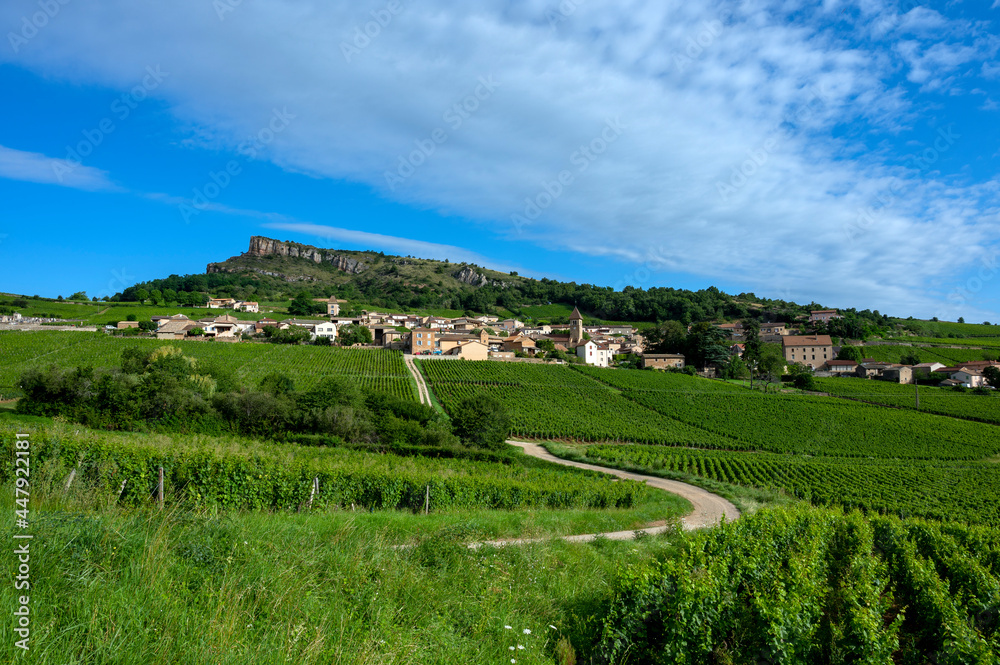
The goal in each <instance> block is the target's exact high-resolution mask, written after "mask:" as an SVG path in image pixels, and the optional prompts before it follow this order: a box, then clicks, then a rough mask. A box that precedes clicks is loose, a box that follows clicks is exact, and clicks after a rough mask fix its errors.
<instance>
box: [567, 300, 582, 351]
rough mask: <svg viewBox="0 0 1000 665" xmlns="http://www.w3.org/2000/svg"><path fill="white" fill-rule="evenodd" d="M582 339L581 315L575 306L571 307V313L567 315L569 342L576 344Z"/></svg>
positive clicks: (571, 344) (572, 344)
mask: <svg viewBox="0 0 1000 665" xmlns="http://www.w3.org/2000/svg"><path fill="white" fill-rule="evenodd" d="M582 341H583V316H581V315H580V310H579V308H577V307H574V308H573V313H572V314H570V315H569V343H570V346H576V345H577V344H579V343H580V342H582Z"/></svg>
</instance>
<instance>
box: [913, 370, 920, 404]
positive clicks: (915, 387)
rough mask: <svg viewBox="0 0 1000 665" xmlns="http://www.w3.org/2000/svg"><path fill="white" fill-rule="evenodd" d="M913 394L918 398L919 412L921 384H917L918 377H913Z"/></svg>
mask: <svg viewBox="0 0 1000 665" xmlns="http://www.w3.org/2000/svg"><path fill="white" fill-rule="evenodd" d="M913 393H914V394H915V395H916V397H917V411H919V410H920V384H919V383H917V377H913Z"/></svg>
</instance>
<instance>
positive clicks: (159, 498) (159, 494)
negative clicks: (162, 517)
mask: <svg viewBox="0 0 1000 665" xmlns="http://www.w3.org/2000/svg"><path fill="white" fill-rule="evenodd" d="M156 501H157V503H159V504H160V510H163V467H162V466H161V467H160V480H159V482H157V483H156Z"/></svg>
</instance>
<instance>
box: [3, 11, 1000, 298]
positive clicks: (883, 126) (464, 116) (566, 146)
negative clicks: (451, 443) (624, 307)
mask: <svg viewBox="0 0 1000 665" xmlns="http://www.w3.org/2000/svg"><path fill="white" fill-rule="evenodd" d="M385 6H386V5H385V3H384V2H381V1H378V0H372V1H369V2H360V3H350V4H348V3H336V4H332V5H331V4H327V3H319V2H312V1H309V0H301V1H299V2H297V3H294V4H289V3H278V2H263V1H262V2H258V3H241V4H238V5H237V6H235V7H234V10H233V11H232V12H229V13H227V14H225V15H224V17H223V18H224V20H220V19H219V17H218V16H217V14H216V11H215V9H213V4H212V3H208V2H204V1H203V0H179V1H178V2H173V3H168V4H149V3H132V2H125V0H108V1H107V2H103V3H100V4H90V3H74V4H71V5H67V6H66V8H65V9H64V11H63V14H62V15H60V16H59V17H58V18H59V19H60V20H58V21H55V20H54V21H52V22H51V24H50V25H49V26H48V27H47V28H46V30H45V31H43V32H40V33H39V35H38V36H37V37H36V38H35V39H34V40H33V42H32V43H31V44H30V45H28V46H25V47H24V48H23V49H21V51H20V53H19V55H18V56H17V58H18V60H17V61H18V62H19V63H21V64H24V65H26V66H28V67H31V68H33V69H35V70H38V71H41V72H44V73H46V74H56V75H60V76H65V77H69V78H71V79H72V80H74V81H90V82H99V83H102V84H105V85H111V86H117V87H129V86H131V85H133V84H134V82H135V79H136V76H137V75H140V74H141V72H142V71H143V70H144V68H145V67H146V66H150V65H157V64H159V65H162V66H163V68H164V69H165V70H167V71H169V72H171V78H170V86H164V87H163V88H162V89H157V90H156V91H154V93H153V94H155V95H157V96H160V97H161V98H163V99H165V100H166V101H167V102H168V103H170V104H171V106H172V109H173V111H174V113H175V114H176V116H177V117H178V118H179V120H180V121H181V122H182V123H183V124H184V125H186V126H189V127H191V128H192V130H191V132H190V136H191V138H192V140H196V141H199V142H204V143H208V144H210V145H212V146H213V147H219V146H224V147H228V148H230V149H235V148H236V147H237V146H238V145H239V144H240V143H241V142H243V141H245V140H246V137H247V136H248V135H256V134H258V132H260V131H261V130H262V129H263V128H265V127H266V125H267V123H268V122H269V119H270V118H271V117H272V115H273V113H274V110H275V109H285V108H287V109H288V111H289V112H290V113H291V114H294V115H295V118H294V119H293V120H292V121H291V122H290V123H289V124H288V126H287V128H285V129H284V130H283V131H282V132H280V133H278V134H275V135H274V139H273V141H271V142H270V143H269V145H268V146H267V150H266V152H262V153H261V157H262V158H267V159H270V160H272V161H274V162H275V163H276V164H278V165H280V166H282V167H284V168H286V169H288V170H290V171H297V172H302V173H305V174H308V175H310V176H315V177H323V178H338V179H347V180H351V181H355V182H361V183H367V184H369V185H371V186H373V187H375V188H377V189H379V190H380V191H382V192H383V193H384V195H385V196H386V197H388V198H392V199H394V200H398V201H402V202H405V203H409V204H412V205H414V206H418V207H421V208H430V209H433V210H438V211H441V212H443V213H447V214H457V215H462V216H466V217H468V218H470V219H474V220H477V221H478V222H479V223H482V224H484V225H488V226H487V228H490V229H493V230H494V231H495V232H496V234H497V235H498V236H500V237H502V238H510V239H517V240H519V241H525V240H527V241H532V242H536V243H539V244H544V245H546V246H548V247H553V248H566V249H572V250H574V251H578V252H583V253H588V254H592V255H597V256H614V257H618V258H627V259H630V260H634V261H636V262H640V263H642V262H648V261H652V260H655V261H657V262H658V263H659V264H662V265H664V266H668V267H669V269H670V270H677V271H684V272H688V273H692V274H697V275H703V276H704V277H706V278H707V279H711V280H724V281H727V282H729V283H745V284H748V285H749V288H752V289H753V290H756V291H757V292H759V293H762V294H767V293H775V292H783V291H790V292H796V293H799V294H802V297H803V298H804V299H806V300H808V299H813V298H815V299H816V300H819V301H822V302H826V303H830V304H835V305H838V304H840V305H853V304H857V303H859V302H863V303H864V304H865V306H873V307H879V308H880V309H882V310H892V311H904V312H905V311H906V310H907V308H921V307H922V308H927V307H929V306H930V303H934V302H939V301H940V298H941V296H940V295H935V294H934V293H933V292H932V291H933V287H934V285H935V284H942V283H947V282H948V280H949V279H951V275H953V273H954V271H956V270H957V266H955V265H954V264H953V262H950V261H944V260H941V257H943V256H950V255H955V254H959V253H962V252H964V251H965V250H966V249H967V248H968V247H970V246H988V245H990V244H991V243H996V242H997V241H998V232H997V226H998V224H997V222H998V219H997V213H996V210H995V209H991V208H989V207H988V206H986V205H985V204H984V200H988V193H986V192H984V191H983V190H980V189H976V188H966V189H959V188H954V187H952V186H950V185H949V183H948V182H947V181H946V180H945V179H944V178H943V177H942V176H941V174H939V173H937V172H936V169H935V168H934V165H926V166H922V165H921V164H919V163H915V164H911V165H910V167H909V168H895V167H889V166H884V165H883V164H881V163H880V161H879V158H880V156H879V155H877V154H872V153H869V152H868V151H867V150H866V149H865V148H864V147H863V146H861V145H858V144H854V143H852V142H851V141H850V140H849V139H847V138H842V135H841V134H839V133H836V132H835V131H834V130H835V128H840V127H845V126H848V127H856V128H863V129H865V130H869V131H872V132H876V133H877V132H886V133H891V132H893V131H896V130H898V129H900V128H901V127H905V126H908V125H911V124H913V120H914V108H913V107H912V105H911V101H910V98H909V96H908V94H907V93H906V91H905V90H903V89H901V88H900V87H897V86H896V85H895V83H892V82H891V81H893V77H894V76H896V75H897V74H898V73H899V72H900V71H904V72H906V73H908V75H909V76H910V78H911V80H913V81H915V82H917V83H919V84H922V85H925V86H933V85H937V86H944V85H945V84H946V83H947V81H948V77H949V76H954V75H958V74H963V75H964V73H963V72H962V68H966V69H970V70H971V69H972V67H971V63H973V62H975V61H976V59H977V58H979V57H981V55H982V53H983V52H984V50H983V48H979V47H977V46H969V45H964V44H962V43H960V42H954V41H947V42H941V43H940V44H938V45H936V46H928V45H926V44H924V43H923V42H922V41H921V40H922V35H923V34H925V33H927V32H928V31H929V30H930V28H931V27H933V26H934V25H939V26H940V24H941V22H942V21H945V19H944V18H943V17H941V16H940V15H939V14H936V13H934V12H931V11H930V10H921V11H916V10H914V11H913V12H910V13H909V14H908V15H907V16H903V17H900V16H896V15H894V14H892V13H891V12H887V11H886V10H885V8H884V3H877V2H873V1H871V0H861V1H858V2H853V3H852V2H847V1H846V0H845V1H844V2H834V1H833V0H829V1H827V2H826V3H825V9H818V10H817V11H819V12H829V13H832V16H836V17H837V21H845V22H847V25H848V29H846V30H842V31H837V30H835V29H831V28H829V27H828V26H829V25H832V24H833V21H831V20H830V17H829V16H827V15H826V14H823V16H824V17H825V18H823V19H822V20H821V19H820V18H816V19H810V18H808V10H807V9H805V8H804V7H805V4H804V3H796V2H778V1H774V2H769V1H768V0H746V1H744V2H723V1H721V0H718V1H715V2H708V3H691V2H684V1H683V0H662V1H658V2H652V1H643V0H632V1H629V2H622V3H616V4H614V5H605V4H599V3H579V2H577V3H563V4H562V5H560V4H558V3H552V2H545V1H543V0H532V1H529V2H524V3H517V4H514V5H511V4H510V3H507V2H502V1H501V0H489V1H487V2H483V3H477V4H475V5H466V4H455V3H446V2H444V0H425V1H422V2H420V3H410V2H404V3H403V10H402V11H401V12H400V13H398V14H397V15H395V16H392V17H391V20H386V19H385V15H384V14H379V12H381V11H383V10H384V9H385ZM559 7H564V8H565V7H574V8H575V9H574V10H573V11H572V12H568V13H566V14H560V13H559V12H560V10H559ZM848 9H850V11H848ZM372 12H375V14H372ZM793 13H794V15H793ZM855 15H856V18H850V17H852V16H855ZM19 16H20V14H19V13H18V12H17V11H16V10H13V9H7V8H0V19H7V22H8V23H10V22H11V19H13V20H15V21H16V20H17V18H18V17H19ZM803 16H805V17H806V18H802V17H803ZM379 17H381V18H382V19H383V23H386V24H385V25H383V26H380V25H378V24H377V23H372V21H374V20H376V19H377V18H379ZM851 21H854V23H850V22H851ZM903 26H906V30H908V31H909V32H908V33H907V34H908V36H907V40H906V41H900V42H899V44H898V46H897V47H895V48H894V47H893V41H892V40H890V39H889V38H888V37H886V35H892V34H901V33H898V32H895V31H896V30H897V29H899V28H901V27H903ZM366 27H367V28H368V29H369V31H370V32H371V33H372V34H373V35H374V36H373V37H371V38H368V42H367V43H366V42H365V38H364V37H361V38H359V40H358V42H357V43H356V45H355V43H354V39H355V36H356V35H358V34H361V35H363V34H364V33H363V31H364V30H365V28H366ZM855 27H857V30H858V34H859V35H861V37H859V38H858V39H856V40H854V41H852V39H853V37H852V36H851V35H852V31H853V30H854V28H855ZM945 27H947V26H945ZM952 27H953V26H952ZM355 28H357V29H358V30H359V31H360V32H355ZM376 33H377V34H376ZM345 45H346V47H345ZM352 48H354V50H351V49H352ZM984 48H985V47H984ZM986 50H987V51H988V49H986ZM345 52H346V53H347V55H346V56H345ZM3 57H7V58H10V57H11V55H10V53H7V54H6V55H0V58H3ZM348 60H349V61H348ZM484 79H485V80H487V81H489V80H492V81H494V82H495V85H493V84H491V85H490V86H488V87H484V84H483V83H482V81H483V80H484ZM477 92H478V93H479V97H478V98H477V97H476V94H477ZM463 103H465V104H467V105H468V109H469V110H464V109H462V108H461V106H460V107H459V109H458V110H455V105H456V104H458V105H461V104H463ZM472 107H475V108H474V109H473V108H472ZM616 118H617V119H618V121H617V122H619V123H620V124H621V126H622V130H621V132H620V133H619V134H618V135H616V136H614V139H615V140H614V141H613V142H610V143H609V142H607V140H606V139H607V138H608V136H605V137H602V132H605V129H606V127H607V123H608V121H609V120H610V121H612V122H615V119H616ZM945 124H946V123H945ZM435 130H440V132H439V133H437V134H435ZM435 136H437V137H438V138H439V139H440V138H442V137H443V138H444V140H443V142H442V141H437V142H435V141H434V140H433V138H434V137H435ZM970 138H971V137H970ZM917 139H918V141H919V142H920V143H921V145H922V146H924V147H926V146H929V145H933V142H934V141H935V139H936V135H935V134H934V132H933V131H932V130H928V131H927V136H926V137H922V138H921V137H919V136H918V137H917ZM966 140H969V139H966ZM602 141H604V143H602ZM588 146H592V152H591V154H592V155H594V158H593V159H591V158H589V157H585V156H584V152H583V151H582V149H584V148H587V147H588ZM431 149H433V154H430V155H429V156H427V155H425V154H422V152H421V150H423V151H424V152H430V151H431ZM598 151H599V152H600V154H596V153H597V152H598ZM411 156H412V157H411ZM755 157H756V162H755V161H754V159H755ZM400 160H403V161H404V162H406V161H407V160H411V161H412V162H420V164H419V165H418V166H416V167H415V168H414V169H413V172H412V174H410V173H409V170H408V169H404V174H403V175H405V177H403V175H401V174H398V173H397V175H399V178H389V180H392V181H393V182H391V183H390V182H389V181H387V178H386V173H390V174H391V173H395V172H397V169H398V167H399V165H400ZM740 169H743V170H744V171H746V172H750V171H752V174H751V175H750V176H749V177H747V178H746V179H745V182H743V177H742V176H741V175H740V174H739V170H740ZM563 171H566V172H568V173H569V174H570V175H571V176H572V182H569V183H568V184H559V183H558V178H559V175H560V173H561V172H563ZM893 182H898V183H900V184H899V189H900V190H901V191H905V192H906V194H905V196H904V195H894V196H892V197H891V198H892V203H891V205H888V206H885V207H884V211H883V212H881V214H879V215H878V216H877V217H875V218H874V221H872V222H870V223H865V225H864V227H863V229H862V230H863V232H862V233H855V234H853V235H852V233H851V229H852V228H854V227H859V221H858V220H859V217H860V216H861V214H862V213H861V211H862V210H864V209H865V208H867V207H871V206H873V205H875V203H874V202H875V201H876V200H877V197H878V196H879V195H882V197H883V198H886V196H885V194H884V192H885V191H886V190H887V188H888V187H889V186H890V183H893ZM553 183H556V184H553ZM720 183H722V184H723V185H725V186H729V187H731V188H732V189H733V190H734V191H728V190H727V191H723V192H720ZM721 189H723V190H725V187H722V188H721ZM550 192H552V193H550ZM555 192H558V194H557V195H555V198H554V200H551V205H548V206H547V207H546V210H545V211H544V212H543V213H542V214H541V215H540V216H539V217H538V218H537V220H534V222H533V223H532V224H528V225H515V224H514V223H513V222H512V215H514V214H515V213H521V214H524V213H525V208H526V203H525V201H526V199H528V200H532V199H533V200H534V201H535V202H536V204H540V203H546V202H550V199H549V198H546V196H549V197H552V196H553V194H554V193H555ZM528 212H533V211H531V210H528ZM337 233H340V234H344V233H347V230H345V229H339V230H338V231H337ZM357 237H358V238H363V237H364V236H357ZM372 240H374V238H372ZM407 242H413V241H407ZM431 244H433V243H431ZM406 247H409V248H411V249H409V250H406V249H397V250H396V251H406V252H407V253H411V254H418V255H419V254H421V252H420V251H417V249H413V248H414V247H415V246H414V245H412V244H410V245H406ZM438 247H442V246H438ZM444 247H447V246H444ZM425 249H426V251H431V249H430V248H425ZM448 251H451V248H449V249H448ZM438 256H440V255H438ZM651 257H655V258H651ZM452 260H457V259H455V258H452ZM914 266H920V268H919V269H915V268H914Z"/></svg>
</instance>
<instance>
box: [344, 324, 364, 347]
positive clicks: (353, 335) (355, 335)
mask: <svg viewBox="0 0 1000 665" xmlns="http://www.w3.org/2000/svg"><path fill="white" fill-rule="evenodd" d="M337 341H339V342H340V345H341V346H354V345H355V344H371V342H372V331H371V330H370V329H369V328H366V327H365V326H361V325H358V324H356V323H352V324H350V325H346V326H341V327H340V328H338V329H337Z"/></svg>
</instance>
